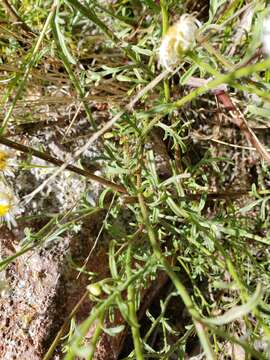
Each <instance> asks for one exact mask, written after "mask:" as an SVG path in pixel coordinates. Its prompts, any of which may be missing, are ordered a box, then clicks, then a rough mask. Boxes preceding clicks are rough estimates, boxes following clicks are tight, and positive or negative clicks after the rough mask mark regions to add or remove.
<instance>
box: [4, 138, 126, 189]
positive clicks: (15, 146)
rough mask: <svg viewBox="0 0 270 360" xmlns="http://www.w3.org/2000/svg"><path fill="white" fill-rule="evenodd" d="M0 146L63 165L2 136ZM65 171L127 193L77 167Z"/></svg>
mask: <svg viewBox="0 0 270 360" xmlns="http://www.w3.org/2000/svg"><path fill="white" fill-rule="evenodd" d="M0 144H3V145H6V146H8V147H10V148H12V149H15V150H18V151H20V152H23V153H25V154H27V155H32V156H35V157H37V158H39V159H43V160H45V161H48V162H49V163H51V164H54V165H56V166H62V165H63V164H64V161H62V160H60V159H56V158H54V157H52V156H51V155H49V154H47V153H43V152H41V151H38V150H35V149H33V148H31V147H28V146H25V145H22V144H19V143H17V142H14V141H12V140H9V139H7V138H5V137H4V136H0ZM66 169H67V170H69V171H72V172H74V173H76V174H79V175H82V176H85V177H86V178H88V179H90V180H93V181H95V182H98V183H99V184H102V185H104V186H108V187H111V188H112V189H113V190H115V191H117V192H120V193H125V194H127V193H128V192H127V190H126V189H125V187H124V186H122V185H118V184H115V183H114V182H112V181H109V180H107V179H104V178H102V177H100V176H97V175H94V174H93V173H91V172H90V171H87V170H84V169H81V168H79V167H77V166H74V165H71V164H69V165H67V166H66Z"/></svg>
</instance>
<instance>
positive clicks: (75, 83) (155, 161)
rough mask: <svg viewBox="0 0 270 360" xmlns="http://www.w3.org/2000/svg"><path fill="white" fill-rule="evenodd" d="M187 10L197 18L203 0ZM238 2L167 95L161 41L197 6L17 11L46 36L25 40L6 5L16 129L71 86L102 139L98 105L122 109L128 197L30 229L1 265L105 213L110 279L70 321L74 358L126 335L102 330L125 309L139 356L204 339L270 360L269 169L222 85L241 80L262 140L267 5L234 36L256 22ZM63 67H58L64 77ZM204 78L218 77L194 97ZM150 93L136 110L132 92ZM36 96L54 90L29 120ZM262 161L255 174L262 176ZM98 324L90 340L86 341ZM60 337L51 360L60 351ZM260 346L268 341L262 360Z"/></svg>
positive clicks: (217, 350) (7, 99) (115, 135)
mask: <svg viewBox="0 0 270 360" xmlns="http://www.w3.org/2000/svg"><path fill="white" fill-rule="evenodd" d="M14 3H15V2H14ZM187 3H190V7H191V8H190V12H192V11H193V7H192V5H194V4H195V2H192V1H190V2H187ZM225 3H226V2H225V1H223V0H221V1H217V0H211V1H210V4H209V8H208V19H207V20H206V21H205V22H206V23H207V25H206V26H203V27H202V28H201V30H200V31H201V33H200V36H201V37H202V38H199V39H198V45H197V47H196V48H195V49H194V52H193V53H190V54H187V56H186V58H184V59H183V61H182V63H180V64H179V67H178V69H177V71H175V73H172V74H166V77H165V79H164V78H161V80H163V84H162V83H160V82H159V81H158V82H157V83H156V84H154V85H153V86H152V85H151V84H152V83H151V81H153V79H156V78H157V77H158V76H159V74H160V72H161V71H162V69H160V68H159V66H158V58H157V53H158V49H159V46H160V39H161V36H162V33H166V30H167V27H168V25H169V24H170V23H172V22H173V21H174V20H176V19H177V18H178V17H179V16H180V15H182V12H181V11H182V10H181V9H183V8H184V6H185V9H186V10H185V11H188V10H189V9H188V5H187V4H186V2H184V1H180V2H179V1H161V2H160V4H159V3H158V2H156V1H152V0H144V1H128V0H118V1H112V2H110V1H108V2H104V1H92V2H89V1H77V0H65V1H61V0H56V1H54V2H53V4H52V3H51V2H49V1H45V2H43V1H42V2H41V1H38V2H37V1H29V0H23V1H21V2H20V7H19V8H18V9H17V10H18V13H19V14H20V17H21V19H22V20H23V21H24V22H25V23H26V24H27V25H28V26H29V27H30V28H31V29H32V30H33V33H32V34H31V35H30V34H28V35H29V36H30V38H26V40H25V42H23V43H22V36H23V34H24V33H23V30H22V29H21V28H20V27H18V28H16V29H15V28H14V26H13V25H12V22H11V21H10V20H8V21H7V20H6V19H5V12H4V11H3V9H1V12H0V16H1V19H2V20H3V21H4V20H5V22H6V24H5V25H6V26H5V31H4V35H3V36H2V37H1V39H0V47H1V52H2V59H1V63H0V69H3V70H4V71H5V74H4V75H3V78H2V83H3V84H4V83H5V82H6V83H7V85H6V86H2V83H0V86H1V88H0V91H1V100H2V101H1V103H2V106H3V109H4V110H1V113H0V115H1V131H2V133H5V132H6V131H7V130H9V129H12V128H15V129H16V128H17V127H19V124H20V123H23V122H25V123H27V122H29V118H30V119H31V121H33V122H39V121H40V119H39V118H38V117H36V116H35V110H36V109H41V103H42V101H44V102H45V104H48V101H51V102H52V104H54V105H52V106H55V109H58V106H60V104H58V103H57V101H60V100H61V99H58V100H57V101H56V103H53V99H51V98H49V96H47V95H48V94H49V92H50V86H53V87H54V88H60V87H61V86H63V84H64V86H65V89H67V90H65V91H68V92H70V94H71V96H70V97H69V99H68V103H67V104H65V106H67V105H70V104H69V102H70V103H71V104H73V105H74V104H75V105H76V106H77V105H78V103H79V104H81V105H82V109H83V111H84V112H85V117H86V118H87V120H88V123H89V129H88V131H90V132H91V134H92V133H95V132H96V131H97V130H98V129H99V128H101V127H102V126H103V124H102V123H100V121H99V118H98V116H97V115H96V114H95V113H94V112H93V110H92V109H93V108H94V104H95V103H106V104H107V109H106V111H107V113H106V116H107V118H106V120H105V122H107V121H108V118H109V117H113V116H115V114H118V112H119V111H122V110H123V114H122V115H121V116H120V117H119V121H118V122H117V123H116V124H115V126H113V127H111V128H110V129H109V130H108V131H107V132H106V133H105V135H104V136H103V138H102V144H103V154H102V161H103V162H102V169H103V172H104V176H105V177H106V178H108V179H110V180H112V181H114V182H115V183H117V184H120V185H122V186H124V187H125V189H126V191H127V193H126V194H124V195H123V194H120V193H119V194H118V193H114V195H113V196H112V197H113V200H112V201H111V202H110V204H109V205H108V200H107V199H108V198H110V197H111V195H112V193H113V190H112V189H109V188H107V189H105V190H104V191H103V192H102V193H101V194H100V198H99V204H98V205H97V206H96V207H95V206H90V205H89V204H88V203H87V201H86V200H85V193H83V194H82V199H81V202H80V203H79V204H78V206H77V207H76V208H74V209H71V210H70V212H69V211H68V212H66V213H63V214H56V215H54V216H53V217H51V216H50V215H48V222H47V224H46V225H45V226H44V227H43V228H42V229H40V230H39V231H38V232H37V233H32V232H31V231H30V230H29V229H26V230H25V239H23V241H22V247H21V250H20V251H18V253H17V254H15V255H12V256H11V257H9V258H5V259H2V260H1V261H0V267H1V268H5V267H6V266H8V264H9V263H10V262H12V261H13V260H14V259H16V257H18V256H20V255H22V254H24V253H25V252H27V251H29V250H32V249H34V248H35V247H38V246H45V245H46V244H48V243H53V241H55V240H57V241H61V236H62V235H63V233H65V232H72V231H75V230H76V225H78V224H79V223H80V221H81V220H82V219H83V218H86V217H88V218H89V219H91V216H93V215H95V214H97V213H102V214H103V213H104V212H106V214H107V215H106V217H105V220H104V224H103V228H102V230H103V232H104V234H106V237H107V239H108V243H109V245H108V269H109V271H110V275H109V276H108V278H106V279H103V280H101V281H99V282H97V283H96V282H95V280H94V281H93V283H94V284H95V286H97V287H98V292H96V294H93V293H92V294H90V295H89V296H91V300H93V302H95V306H94V308H93V309H92V311H91V313H90V314H89V316H88V317H87V318H86V319H85V321H84V322H83V323H82V324H80V325H77V324H76V323H75V322H74V320H72V322H71V326H70V331H69V334H68V337H66V338H65V339H64V341H63V342H62V346H63V347H62V348H63V351H65V359H66V360H71V359H75V358H76V357H80V358H87V359H91V358H93V354H94V351H95V346H96V344H97V342H98V340H99V338H100V336H101V334H102V333H103V332H105V333H106V334H109V335H110V336H118V335H119V334H121V333H122V332H123V331H124V328H125V326H126V325H122V324H121V325H119V324H118V325H112V326H110V327H107V326H105V322H104V319H105V318H111V319H112V323H113V321H114V320H115V316H116V315H115V314H116V310H117V311H119V313H120V314H121V315H122V318H123V319H124V320H125V324H127V326H129V327H130V328H131V333H132V338H133V344H134V348H133V349H131V350H130V354H129V356H128V358H130V359H131V358H137V359H143V358H144V357H145V358H146V357H151V358H160V359H169V358H170V356H174V357H177V356H178V358H184V356H188V355H187V354H188V350H187V349H188V348H189V346H190V344H192V343H193V342H194V343H196V340H194V337H195V336H197V338H198V339H199V340H200V343H201V346H202V352H204V353H205V356H206V358H208V359H215V358H219V357H220V356H221V354H222V355H224V352H225V350H224V344H225V343H230V344H231V346H232V344H237V345H239V346H241V347H242V348H243V349H244V350H245V352H246V357H247V358H251V356H253V357H254V358H257V359H267V358H269V351H268V349H269V346H270V331H269V325H270V317H269V295H270V286H269V284H270V281H269V280H270V276H269V263H270V253H269V245H270V232H269V206H270V203H269V200H270V194H269V183H270V172H269V164H267V163H266V161H265V160H262V159H261V158H260V156H259V155H258V154H257V156H256V153H255V155H254V149H251V150H250V149H249V150H248V149H246V146H247V143H246V138H245V136H244V131H242V130H243V129H241V128H240V129H239V128H237V127H234V125H232V124H231V123H232V121H231V119H232V118H231V117H232V114H231V113H230V112H228V111H226V110H224V113H223V115H222V114H221V110H220V104H218V106H217V102H218V100H217V97H216V94H215V89H216V88H217V87H218V86H220V85H224V84H227V85H228V86H227V88H226V91H227V93H228V94H229V96H230V97H231V98H232V99H233V100H234V102H235V103H236V104H237V106H238V108H239V109H240V110H241V113H243V114H244V116H245V117H246V119H247V123H248V124H249V125H250V126H251V127H252V128H254V131H256V129H257V127H259V125H260V124H262V125H263V126H264V129H265V131H268V130H267V129H266V125H267V126H268V122H269V119H268V118H269V68H270V60H269V59H268V58H265V59H262V58H261V57H262V55H258V57H256V59H255V61H254V60H253V59H251V57H252V56H254V52H255V50H256V49H257V47H258V46H259V44H260V42H261V31H262V30H261V29H262V22H263V20H264V18H265V16H266V10H265V8H266V5H267V4H266V1H260V2H259V3H257V4H255V2H254V3H253V2H251V3H250V7H251V8H252V9H253V15H252V23H251V26H250V29H249V30H248V31H247V34H245V36H242V37H241V39H240V40H239V39H238V40H237V41H236V40H235V39H236V38H235V29H237V28H238V27H239V26H240V25H241V23H240V20H241V16H235V15H234V14H235V12H237V11H240V14H242V12H241V11H244V10H245V9H244V7H245V6H246V5H248V2H245V1H239V0H234V1H232V2H231V3H230V6H226V4H225ZM29 9H31V11H29ZM243 9H244V10H243ZM255 10H256V11H255ZM178 12H179V14H178ZM178 15H179V16H178ZM200 16H202V14H201V12H200V10H199V11H198V17H199V18H200ZM7 34H8V35H9V36H7ZM31 36H32V38H31ZM30 39H33V41H32V40H30ZM18 59H20V65H19V66H18V67H16V66H15V65H16V64H17V63H18ZM247 60H249V63H246V61H247ZM49 62H52V63H53V62H55V64H56V65H55V67H54V68H53V67H52V69H53V70H50V73H49V72H47V71H46V66H47V65H48V63H49ZM192 77H194V78H196V79H197V81H198V80H201V79H204V80H207V82H206V83H203V84H202V85H201V83H200V84H199V85H198V86H197V88H196V89H193V88H191V87H190V86H189V84H190V80H191V79H192ZM30 78H31V81H29V79H30ZM149 84H150V87H149V90H148V91H146V93H144V94H143V96H142V97H141V98H140V99H139V101H137V102H136V104H134V106H133V107H132V109H129V111H127V108H125V106H126V105H127V104H128V103H129V101H130V100H131V99H132V97H133V96H134V95H136V94H138V93H139V92H140V91H141V90H142V89H143V88H144V87H145V86H148V85H149ZM35 87H40V88H42V91H43V94H44V95H41V97H40V99H39V101H40V104H39V103H35V104H34V105H33V107H34V108H32V109H30V110H28V111H25V108H24V106H23V105H22V102H23V101H24V99H25V102H26V103H27V102H28V101H29V99H28V98H27V91H33V89H35ZM51 97H52V96H51ZM254 99H255V100H254ZM46 101H47V103H46ZM39 106H40V108H39ZM222 116H223V117H222ZM18 119H19V120H18ZM230 121H231V122H230ZM40 122H41V121H40ZM234 124H235V123H234ZM235 139H236V140H235ZM262 141H264V140H262ZM266 146H268V147H269V142H268V143H266ZM255 150H257V149H255ZM251 151H253V153H252V152H251ZM251 154H253V155H251ZM241 159H242V160H241ZM76 160H78V159H76ZM79 160H81V159H79ZM241 161H242V162H241ZM251 163H253V164H255V165H254V166H255V167H256V174H257V178H254V177H252V175H251V173H252V170H253V167H252V166H251ZM26 167H27V166H25V170H27V169H26ZM248 167H249V168H248ZM247 168H248V169H247ZM86 181H87V179H86ZM92 256H94V254H92ZM160 273H165V274H166V276H167V277H168V280H169V281H170V283H171V285H172V286H171V288H170V290H169V292H168V293H167V294H166V296H165V298H163V299H160V309H159V310H160V312H159V314H152V313H151V309H147V317H148V319H149V322H150V326H149V327H148V328H147V329H143V330H146V331H144V333H143V331H142V327H143V325H144V324H142V323H141V322H140V319H139V318H138V309H139V308H140V305H141V303H142V302H143V297H142V292H143V290H144V289H146V288H147V287H148V285H149V283H152V282H153V281H155V280H156V279H157V278H158V275H159V274H160ZM93 278H94V275H93ZM91 281H92V279H91ZM258 284H260V286H258ZM88 290H89V287H88ZM89 293H90V291H89ZM172 299H173V300H174V301H175V299H177V302H178V305H179V304H180V305H179V306H182V307H185V309H186V312H187V315H186V318H185V319H184V318H183V319H179V322H180V323H181V321H182V322H183V325H181V326H178V325H179V324H176V323H175V322H173V321H171V319H170V318H169V317H170V316H169V315H170V311H171V312H173V310H170V304H171V301H172ZM240 320H241V324H243V325H242V328H241V329H240V330H239V332H240V333H241V332H242V333H241V336H240V337H239V336H238V335H239V333H238V332H237V331H236V328H237V327H239V323H240ZM96 322H98V326H97V327H96V330H95V333H94V335H93V339H92V342H90V343H88V344H83V338H84V337H85V336H86V335H87V333H88V331H89V328H90V327H91V326H92V325H93V324H95V323H96ZM154 333H159V336H160V338H161V340H160V344H159V347H155V346H153V345H151V339H153V338H154V337H155V336H153V337H152V334H154ZM195 334H196V335H195ZM62 335H63V334H62ZM60 338H61V336H60V337H59V338H57V339H56V340H57V341H56V342H54V343H53V344H52V346H51V348H50V349H49V350H48V353H47V355H46V356H45V358H44V359H49V358H50V357H51V356H52V354H53V351H54V348H55V346H56V345H57V344H58V342H60ZM172 339H173V341H172ZM243 339H244V340H243ZM258 339H263V341H264V345H265V346H264V350H262V351H261V352H260V351H259V350H258V348H257V345H256V342H257V340H258Z"/></svg>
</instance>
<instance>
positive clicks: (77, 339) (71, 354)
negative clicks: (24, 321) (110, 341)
mask: <svg viewBox="0 0 270 360" xmlns="http://www.w3.org/2000/svg"><path fill="white" fill-rule="evenodd" d="M150 266H153V259H149V261H148V263H146V264H145V266H144V268H142V269H140V270H138V271H137V272H136V273H135V274H132V276H131V277H130V278H128V279H127V280H126V281H125V282H124V283H123V284H120V285H119V286H118V287H117V288H116V289H115V290H114V292H113V293H112V294H111V295H110V296H109V297H108V298H107V299H106V300H104V301H103V302H102V303H101V304H100V305H99V306H98V307H95V308H94V309H92V311H91V313H90V316H89V317H88V318H87V319H86V320H85V321H84V322H83V323H82V324H81V325H80V327H79V330H78V332H77V333H76V334H75V335H74V339H73V342H72V343H71V346H70V349H69V351H68V353H67V354H66V356H65V360H73V359H74V358H75V356H76V354H75V348H78V347H79V345H80V343H81V341H82V339H83V338H84V336H85V335H86V334H87V332H88V330H89V328H90V327H91V325H92V324H93V323H94V321H95V320H96V319H98V318H100V317H101V315H102V314H103V312H104V311H105V310H106V309H108V308H109V306H111V305H112V304H114V303H115V302H116V298H117V297H118V296H119V294H120V293H121V292H122V291H124V290H126V289H127V288H128V287H129V286H130V285H131V284H132V283H133V282H134V281H136V280H137V279H138V278H140V277H141V276H143V274H144V273H145V271H147V270H148V268H149V267H150Z"/></svg>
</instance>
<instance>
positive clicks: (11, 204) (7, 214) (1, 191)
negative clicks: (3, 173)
mask: <svg viewBox="0 0 270 360" xmlns="http://www.w3.org/2000/svg"><path fill="white" fill-rule="evenodd" d="M15 210H16V209H15V196H14V194H13V192H12V191H11V189H10V188H9V187H7V186H6V185H4V184H3V183H1V184H0V222H5V223H7V226H8V227H9V228H11V226H16V225H17V224H16V221H15V219H14V215H15Z"/></svg>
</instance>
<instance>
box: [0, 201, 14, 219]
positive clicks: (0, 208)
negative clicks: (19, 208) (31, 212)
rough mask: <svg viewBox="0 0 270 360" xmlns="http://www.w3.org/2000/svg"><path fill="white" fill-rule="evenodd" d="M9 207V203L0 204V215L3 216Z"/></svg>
mask: <svg viewBox="0 0 270 360" xmlns="http://www.w3.org/2000/svg"><path fill="white" fill-rule="evenodd" d="M10 208H11V205H10V204H2V205H0V216H5V215H6V214H7V213H8V212H9V210H10Z"/></svg>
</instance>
